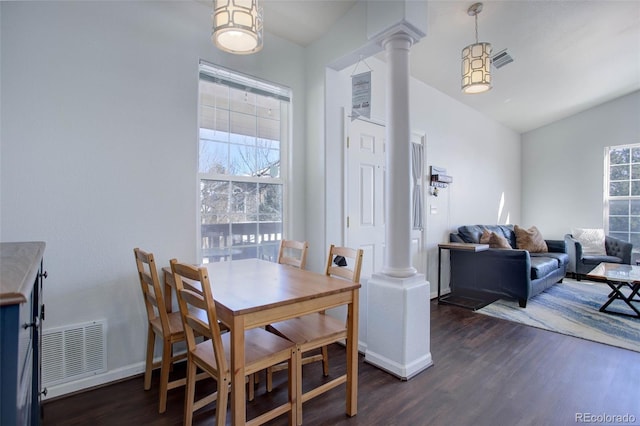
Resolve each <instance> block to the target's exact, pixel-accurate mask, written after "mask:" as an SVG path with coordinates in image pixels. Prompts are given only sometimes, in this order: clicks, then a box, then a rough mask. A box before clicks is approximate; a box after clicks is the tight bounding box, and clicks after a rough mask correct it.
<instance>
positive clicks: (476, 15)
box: [474, 12, 478, 44]
mask: <svg viewBox="0 0 640 426" xmlns="http://www.w3.org/2000/svg"><path fill="white" fill-rule="evenodd" d="M474 16H475V18H476V44H478V12H476V14H475V15H474Z"/></svg>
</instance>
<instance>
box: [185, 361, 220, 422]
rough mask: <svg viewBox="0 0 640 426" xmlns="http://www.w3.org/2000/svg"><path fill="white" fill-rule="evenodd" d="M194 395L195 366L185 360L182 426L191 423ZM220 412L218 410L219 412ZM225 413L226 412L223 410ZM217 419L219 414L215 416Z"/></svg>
mask: <svg viewBox="0 0 640 426" xmlns="http://www.w3.org/2000/svg"><path fill="white" fill-rule="evenodd" d="M218 386H219V385H218ZM195 395H196V364H195V363H194V362H193V361H191V359H190V357H189V358H187V385H186V389H185V393H184V425H185V426H191V423H192V422H193V399H194V398H195ZM219 411H220V410H218V412H219ZM224 411H225V412H226V410H224ZM216 417H219V414H218V415H217V416H216Z"/></svg>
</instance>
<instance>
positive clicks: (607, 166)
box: [603, 143, 640, 252]
mask: <svg viewBox="0 0 640 426" xmlns="http://www.w3.org/2000/svg"><path fill="white" fill-rule="evenodd" d="M617 149H629V150H630V153H629V163H625V164H628V165H629V169H630V170H629V176H628V179H625V180H612V179H611V166H612V164H611V151H612V150H617ZM632 149H640V143H632V144H625V145H612V146H606V147H605V148H604V179H603V183H604V185H603V222H604V231H605V234H606V235H611V236H613V237H616V238H620V235H618V234H620V233H623V234H627V236H628V238H627V239H625V240H626V241H629V242H632V243H633V241H634V238H633V236H634V235H635V236H636V237H637V238H636V240H640V231H633V230H632V224H631V222H632V218H633V217H634V216H636V215H632V214H631V213H632V212H631V211H629V214H627V215H626V217H628V218H629V224H628V226H627V231H626V232H622V231H611V229H610V219H611V217H612V216H614V217H615V216H616V215H611V213H610V210H611V201H629V202H631V201H637V202H640V195H631V193H632V190H631V188H632V182H634V181H635V182H640V178H636V179H634V176H633V173H632V170H633V165H634V164H640V162H636V163H634V162H633V156H632V155H631V150H632ZM615 165H616V164H613V166H615ZM612 181H614V182H615V181H620V182H623V181H627V182H629V187H630V190H629V195H624V196H622V195H613V196H612V195H609V190H610V186H611V182H612ZM633 247H634V248H633V251H634V252H640V244H634V245H633Z"/></svg>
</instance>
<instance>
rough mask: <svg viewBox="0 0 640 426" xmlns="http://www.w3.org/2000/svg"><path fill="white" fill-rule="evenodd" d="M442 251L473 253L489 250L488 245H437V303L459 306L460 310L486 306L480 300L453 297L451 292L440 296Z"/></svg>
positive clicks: (484, 302) (483, 301)
mask: <svg viewBox="0 0 640 426" xmlns="http://www.w3.org/2000/svg"><path fill="white" fill-rule="evenodd" d="M442 250H449V251H451V250H462V251H471V252H474V253H477V252H480V251H485V250H489V244H472V243H441V244H438V303H439V304H448V305H454V306H460V307H462V308H470V309H473V310H476V309H478V308H480V307H482V306H484V305H486V300H480V299H476V298H472V297H463V296H458V297H455V295H454V294H452V293H451V292H450V293H448V294H445V295H441V281H442Z"/></svg>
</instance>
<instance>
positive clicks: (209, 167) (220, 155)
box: [198, 139, 229, 174]
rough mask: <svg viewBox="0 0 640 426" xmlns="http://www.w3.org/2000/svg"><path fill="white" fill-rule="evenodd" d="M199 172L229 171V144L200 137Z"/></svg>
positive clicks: (223, 172)
mask: <svg viewBox="0 0 640 426" xmlns="http://www.w3.org/2000/svg"><path fill="white" fill-rule="evenodd" d="M198 163H199V166H198V171H199V172H200V173H218V174H227V173H229V144H228V143H226V142H215V141H211V140H207V139H200V157H199V159H198Z"/></svg>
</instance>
